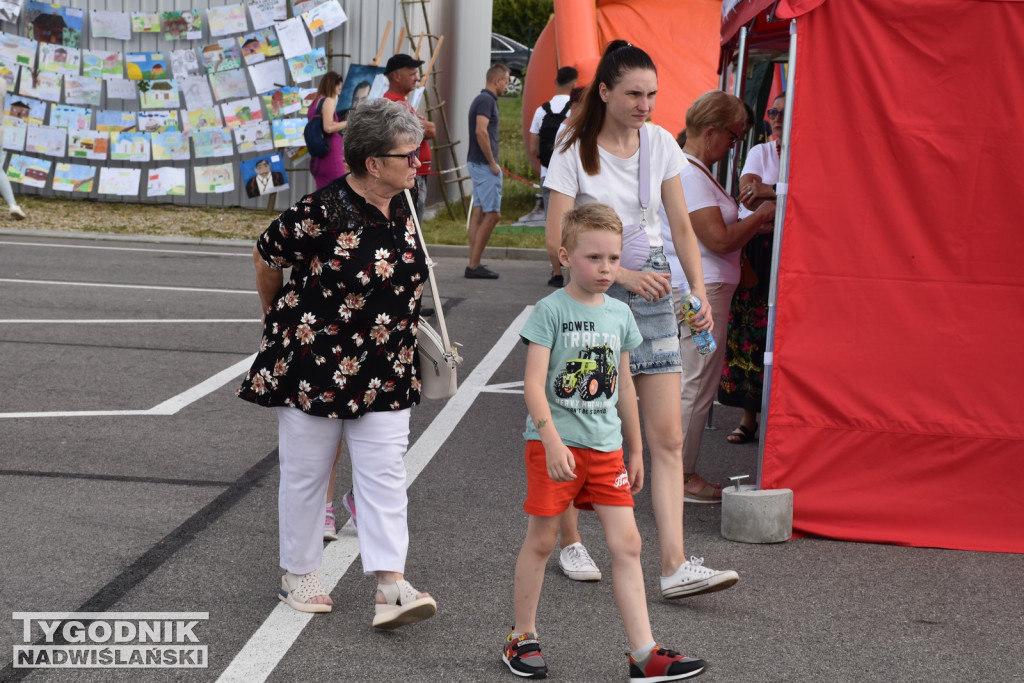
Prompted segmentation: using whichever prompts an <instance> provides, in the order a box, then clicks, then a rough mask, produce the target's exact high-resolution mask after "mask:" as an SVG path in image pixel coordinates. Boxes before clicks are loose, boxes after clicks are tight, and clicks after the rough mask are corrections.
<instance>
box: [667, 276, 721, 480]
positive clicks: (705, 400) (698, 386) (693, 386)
mask: <svg viewBox="0 0 1024 683" xmlns="http://www.w3.org/2000/svg"><path fill="white" fill-rule="evenodd" d="M704 288H705V289H706V290H707V295H708V303H709V304H711V317H712V320H714V321H715V329H713V330H712V331H711V336H712V337H713V338H714V340H715V345H716V348H715V350H714V351H713V352H712V353H709V354H708V355H706V356H702V355H700V354H699V353H697V347H696V346H695V345H694V343H693V339H691V338H690V337H691V333H690V328H689V326H687V325H686V324H685V323H684V324H683V325H681V326H680V330H681V331H682V335H683V336H681V337H680V338H679V355H680V356H682V360H683V472H684V473H686V474H690V473H692V472H696V471H697V456H699V455H700V444H701V441H703V439H704V425H705V424H706V423H707V421H708V412H710V411H711V404H712V403H714V401H715V394H716V393H717V391H718V385H719V384H720V383H721V381H722V362H723V360H724V359H725V344H726V341H727V338H728V334H727V333H728V331H729V308H730V307H731V306H732V295H733V293H734V292H735V291H736V285H734V284H730V283H727V282H708V283H705V284H704ZM680 298H681V297H680V294H679V291H678V290H676V291H674V292H673V303H674V304H675V310H676V316H677V317H678V314H679V307H680Z"/></svg>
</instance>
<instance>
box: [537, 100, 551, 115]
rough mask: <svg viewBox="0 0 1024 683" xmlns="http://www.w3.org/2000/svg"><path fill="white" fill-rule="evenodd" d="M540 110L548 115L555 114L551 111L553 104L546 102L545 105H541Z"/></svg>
mask: <svg viewBox="0 0 1024 683" xmlns="http://www.w3.org/2000/svg"><path fill="white" fill-rule="evenodd" d="M540 108H541V109H543V110H544V112H545V113H547V114H551V113H553V112H552V111H551V102H545V103H544V104H542V105H540Z"/></svg>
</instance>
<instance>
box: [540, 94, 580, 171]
mask: <svg viewBox="0 0 1024 683" xmlns="http://www.w3.org/2000/svg"><path fill="white" fill-rule="evenodd" d="M541 108H542V109H544V118H543V119H542V120H541V122H540V133H539V135H540V155H539V156H540V163H541V165H542V166H547V165H548V164H549V163H550V162H551V155H552V153H554V151H555V136H556V135H558V128H559V126H561V125H562V122H563V121H565V119H566V117H567V116H568V115H569V109H570V108H572V102H566V103H565V106H564V107H562V111H560V112H558V113H556V112H553V111H551V103H550V102H545V103H544V104H542V105H541Z"/></svg>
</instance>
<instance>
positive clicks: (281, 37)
mask: <svg viewBox="0 0 1024 683" xmlns="http://www.w3.org/2000/svg"><path fill="white" fill-rule="evenodd" d="M275 28H277V40H278V42H280V43H281V52H282V53H283V54H284V56H285V58H286V59H291V58H292V57H299V56H301V55H304V54H308V53H309V52H310V51H311V50H312V49H313V46H312V45H311V44H310V42H309V34H308V33H306V27H305V26H303V25H302V17H299V16H294V17H292V18H291V19H286V20H284V21H279V22H278V23H277V25H276V27H275Z"/></svg>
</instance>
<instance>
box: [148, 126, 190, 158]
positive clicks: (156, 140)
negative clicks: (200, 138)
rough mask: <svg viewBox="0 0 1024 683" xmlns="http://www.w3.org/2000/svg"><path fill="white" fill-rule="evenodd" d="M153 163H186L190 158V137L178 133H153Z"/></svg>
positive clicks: (151, 136)
mask: <svg viewBox="0 0 1024 683" xmlns="http://www.w3.org/2000/svg"><path fill="white" fill-rule="evenodd" d="M150 138H152V141H153V161H185V160H186V159H188V158H189V156H190V155H189V147H188V136H187V135H185V134H183V133H179V132H178V131H167V132H165V133H151V134H150Z"/></svg>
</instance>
